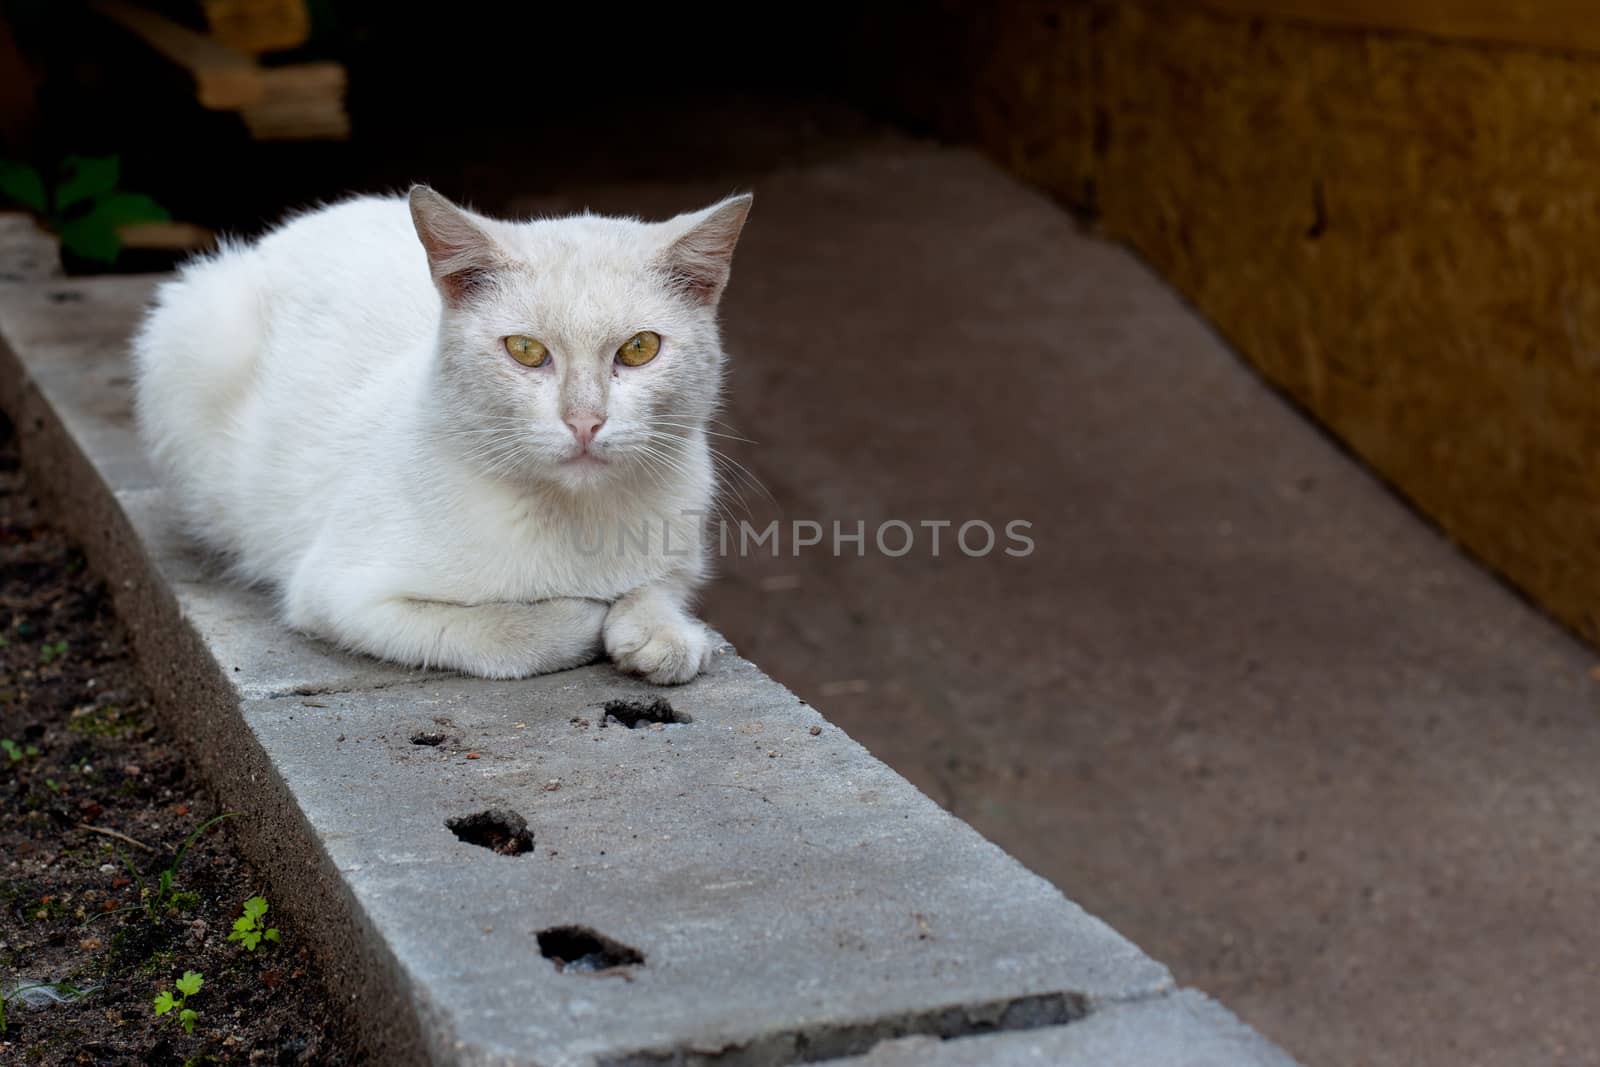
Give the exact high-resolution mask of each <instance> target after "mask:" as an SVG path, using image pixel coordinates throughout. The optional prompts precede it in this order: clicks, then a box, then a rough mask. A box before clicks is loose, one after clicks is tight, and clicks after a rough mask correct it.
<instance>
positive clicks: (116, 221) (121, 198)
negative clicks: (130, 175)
mask: <svg viewBox="0 0 1600 1067" xmlns="http://www.w3.org/2000/svg"><path fill="white" fill-rule="evenodd" d="M91 214H94V215H100V216H102V217H104V218H106V219H109V220H110V222H111V224H112V225H113V226H126V225H127V224H128V223H130V222H166V221H168V220H169V219H171V218H172V215H171V214H170V213H168V211H167V209H166V208H164V207H162V206H161V205H160V204H158V203H156V202H155V201H154V200H153V199H151V198H150V197H148V196H146V195H144V194H143V193H112V194H111V195H110V196H108V197H106V198H105V199H104V200H101V201H100V202H99V203H97V204H95V206H94V211H93V212H91Z"/></svg>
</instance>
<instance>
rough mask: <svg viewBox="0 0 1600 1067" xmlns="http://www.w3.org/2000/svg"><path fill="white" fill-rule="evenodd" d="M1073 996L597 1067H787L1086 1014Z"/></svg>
mask: <svg viewBox="0 0 1600 1067" xmlns="http://www.w3.org/2000/svg"><path fill="white" fill-rule="evenodd" d="M1090 1012H1091V1008H1090V1002H1089V999H1088V998H1087V997H1085V996H1083V995H1082V994H1081V993H1039V994H1034V995H1032V996H1025V997H1014V998H1010V999H1007V1000H997V1001H989V1002H983V1003H977V1004H958V1005H948V1006H945V1007H940V1008H933V1009H930V1010H927V1011H916V1012H907V1013H902V1014H899V1015H888V1016H883V1017H881V1018H876V1019H865V1020H858V1021H852V1022H845V1023H822V1024H818V1025H816V1026H801V1027H796V1028H795V1029H792V1030H775V1031H771V1032H769V1033H765V1034H761V1035H759V1036H756V1037H752V1038H747V1039H743V1040H739V1041H729V1042H726V1043H723V1044H705V1043H692V1044H689V1045H686V1046H680V1047H676V1048H670V1049H643V1050H640V1051H638V1052H629V1053H623V1054H621V1055H617V1056H603V1057H601V1058H600V1059H598V1060H597V1061H596V1063H597V1067H787V1065H789V1064H800V1063H817V1062H820V1061H824V1060H834V1059H840V1058H842V1057H845V1056H859V1055H863V1054H865V1053H867V1052H870V1051H871V1050H872V1049H873V1048H875V1047H876V1046H878V1045H879V1044H882V1043H883V1042H885V1041H895V1040H898V1039H900V1038H904V1037H937V1038H939V1039H940V1040H941V1041H948V1040H950V1039H952V1038H957V1037H973V1036H976V1035H980V1034H992V1033H1000V1032H1003V1031H1010V1030H1038V1029H1042V1028H1044V1027H1047V1026H1063V1025H1065V1024H1067V1023H1071V1022H1076V1021H1078V1020H1080V1019H1084V1018H1087V1017H1088V1016H1089V1014H1090Z"/></svg>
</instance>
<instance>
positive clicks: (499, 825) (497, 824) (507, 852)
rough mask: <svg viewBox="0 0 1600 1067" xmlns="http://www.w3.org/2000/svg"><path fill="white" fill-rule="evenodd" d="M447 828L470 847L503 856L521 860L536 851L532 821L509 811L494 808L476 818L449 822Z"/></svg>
mask: <svg viewBox="0 0 1600 1067" xmlns="http://www.w3.org/2000/svg"><path fill="white" fill-rule="evenodd" d="M444 824H445V826H447V827H449V829H450V832H451V833H453V834H455V835H456V837H458V838H460V839H461V840H463V841H465V842H466V843H467V844H469V845H479V846H481V847H483V848H486V849H489V850H490V851H491V852H498V853H500V855H502V856H520V855H522V854H523V853H524V852H532V851H533V834H532V833H531V832H530V831H529V830H528V820H527V819H524V818H523V817H522V816H520V815H518V814H517V813H516V812H514V811H509V810H507V809H505V808H492V809H490V810H489V811H480V812H478V813H477V814H476V815H458V816H456V817H455V818H454V819H446V820H445V821H444Z"/></svg>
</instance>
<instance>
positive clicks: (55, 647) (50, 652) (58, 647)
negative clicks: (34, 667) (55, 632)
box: [39, 641, 67, 666]
mask: <svg viewBox="0 0 1600 1067" xmlns="http://www.w3.org/2000/svg"><path fill="white" fill-rule="evenodd" d="M66 654H67V643H66V642H65V641H46V642H45V643H44V644H42V645H40V646H39V662H40V663H43V664H45V665H47V666H48V665H49V664H51V663H54V662H55V661H56V660H58V659H60V658H61V657H63V656H65V655H66Z"/></svg>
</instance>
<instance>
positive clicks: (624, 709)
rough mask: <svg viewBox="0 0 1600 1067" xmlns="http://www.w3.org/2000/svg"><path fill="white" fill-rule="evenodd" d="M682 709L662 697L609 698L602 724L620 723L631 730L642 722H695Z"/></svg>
mask: <svg viewBox="0 0 1600 1067" xmlns="http://www.w3.org/2000/svg"><path fill="white" fill-rule="evenodd" d="M693 721H694V720H693V719H691V718H689V716H687V715H685V714H684V713H683V712H681V711H674V710H673V708H672V705H671V704H669V703H667V702H666V701H665V700H663V699H661V698H660V697H652V698H650V699H649V700H608V701H606V714H605V718H604V719H603V720H602V721H601V723H600V725H601V726H609V725H611V723H613V722H616V723H620V724H622V725H623V726H626V727H627V728H628V729H630V730H637V729H638V728H639V725H640V724H641V723H642V724H644V725H645V726H651V725H653V724H655V723H661V724H663V725H666V724H667V723H674V722H693Z"/></svg>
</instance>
